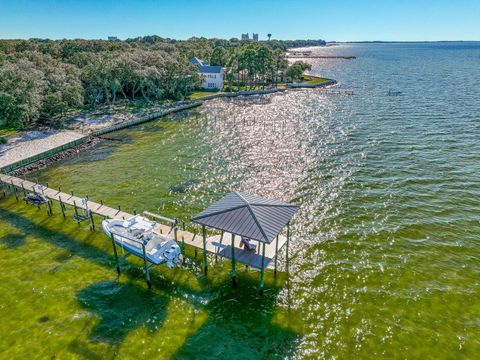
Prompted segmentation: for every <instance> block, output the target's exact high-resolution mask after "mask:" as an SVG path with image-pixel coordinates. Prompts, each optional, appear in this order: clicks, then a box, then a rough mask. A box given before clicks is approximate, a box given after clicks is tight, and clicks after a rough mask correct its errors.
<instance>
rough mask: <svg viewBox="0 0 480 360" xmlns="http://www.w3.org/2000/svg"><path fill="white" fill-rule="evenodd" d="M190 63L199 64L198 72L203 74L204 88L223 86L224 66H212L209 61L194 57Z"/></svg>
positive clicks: (211, 88)
mask: <svg viewBox="0 0 480 360" xmlns="http://www.w3.org/2000/svg"><path fill="white" fill-rule="evenodd" d="M190 64H193V65H196V66H198V72H199V73H200V75H202V76H203V83H202V88H204V89H210V90H213V89H222V88H223V68H222V67H221V66H212V65H210V64H209V63H208V61H203V60H200V59H199V58H196V57H194V58H192V59H191V60H190Z"/></svg>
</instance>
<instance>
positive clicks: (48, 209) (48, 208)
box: [45, 199, 53, 216]
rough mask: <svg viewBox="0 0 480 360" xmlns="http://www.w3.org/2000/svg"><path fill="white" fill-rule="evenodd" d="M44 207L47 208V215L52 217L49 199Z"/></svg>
mask: <svg viewBox="0 0 480 360" xmlns="http://www.w3.org/2000/svg"><path fill="white" fill-rule="evenodd" d="M45 207H46V208H47V214H48V215H50V216H52V215H53V210H52V204H51V203H50V199H47V202H46V203H45Z"/></svg>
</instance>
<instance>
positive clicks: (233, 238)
mask: <svg viewBox="0 0 480 360" xmlns="http://www.w3.org/2000/svg"><path fill="white" fill-rule="evenodd" d="M231 276H232V286H233V287H236V286H237V271H236V269H235V234H232V272H231Z"/></svg>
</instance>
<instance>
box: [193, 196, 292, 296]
mask: <svg viewBox="0 0 480 360" xmlns="http://www.w3.org/2000/svg"><path fill="white" fill-rule="evenodd" d="M298 209H299V207H298V206H297V205H292V204H289V203H286V202H283V201H277V200H270V199H264V198H262V197H259V196H257V195H252V194H248V193H244V192H237V191H233V192H231V193H229V194H227V195H226V196H225V197H224V198H222V199H220V200H219V201H217V202H216V203H214V204H212V205H210V206H209V207H208V208H207V209H205V210H204V211H202V212H201V213H199V214H198V215H196V216H194V217H193V218H192V222H194V223H197V224H200V225H202V235H203V256H204V271H205V272H207V269H208V263H207V241H209V244H208V246H209V247H212V246H214V247H215V249H216V250H215V253H216V254H218V255H220V256H223V257H225V258H229V259H231V261H232V273H231V275H232V283H233V285H234V286H235V285H236V270H235V263H236V262H237V261H238V262H240V263H243V264H245V265H247V266H251V267H253V268H257V269H259V270H260V292H261V293H263V287H264V272H265V268H266V267H267V266H268V265H269V264H270V262H271V261H272V260H273V259H274V260H275V272H276V271H277V255H278V252H279V250H281V248H282V247H283V246H284V245H286V253H287V255H286V256H287V259H288V245H289V241H290V221H291V219H292V217H293V216H294V215H295V213H296V212H297V211H298ZM285 226H286V227H287V236H286V238H284V237H282V236H281V235H280V232H281V231H282V230H283V228H284V227H285ZM206 227H209V228H213V229H217V230H221V231H222V235H221V236H216V237H211V238H209V239H207V236H206ZM236 235H238V236H239V240H238V241H237V242H236V241H235V236H236ZM228 236H230V237H231V244H230V245H226V244H224V243H223V240H225V238H226V237H228ZM250 240H253V241H257V242H258V245H259V246H258V247H256V248H255V250H253V251H252V250H251V249H250V250H247V249H242V248H241V247H242V245H243V246H245V241H248V242H250ZM260 245H261V248H262V249H261V254H260ZM266 251H267V254H266ZM236 253H237V255H236Z"/></svg>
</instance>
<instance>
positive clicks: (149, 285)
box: [142, 241, 152, 289]
mask: <svg viewBox="0 0 480 360" xmlns="http://www.w3.org/2000/svg"><path fill="white" fill-rule="evenodd" d="M142 251H143V268H144V271H145V279H146V280H147V285H148V288H149V289H151V288H152V283H151V282H150V274H149V273H148V263H147V253H146V251H145V244H144V243H143V241H142Z"/></svg>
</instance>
